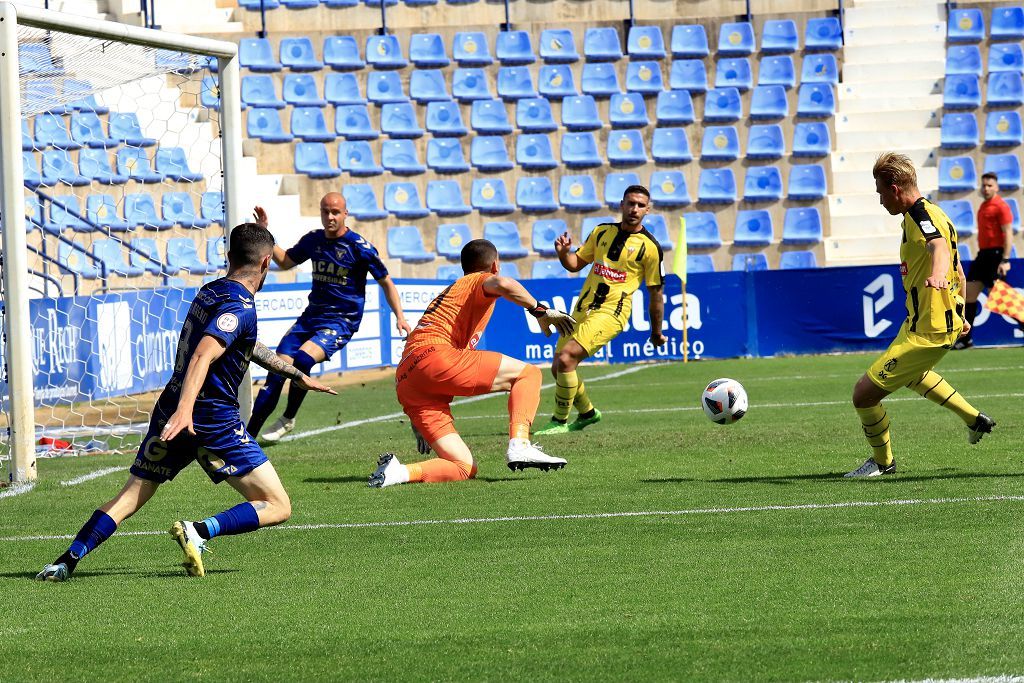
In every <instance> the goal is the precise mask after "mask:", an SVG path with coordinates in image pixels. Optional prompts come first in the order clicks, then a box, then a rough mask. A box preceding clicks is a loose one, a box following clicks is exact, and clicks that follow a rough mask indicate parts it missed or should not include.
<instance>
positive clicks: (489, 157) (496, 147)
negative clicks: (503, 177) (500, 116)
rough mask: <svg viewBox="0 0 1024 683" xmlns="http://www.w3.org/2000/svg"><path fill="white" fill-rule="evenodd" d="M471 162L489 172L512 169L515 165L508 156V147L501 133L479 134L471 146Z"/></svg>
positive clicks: (481, 169) (479, 168)
mask: <svg viewBox="0 0 1024 683" xmlns="http://www.w3.org/2000/svg"><path fill="white" fill-rule="evenodd" d="M469 163H470V164H472V165H473V166H474V167H475V168H476V169H478V170H480V171H487V172H491V173H493V172H500V171H510V170H512V168H513V167H514V166H515V164H513V163H512V160H511V159H509V157H508V147H506V146H505V138H504V137H503V136H501V135H478V136H476V137H474V138H473V141H472V142H471V143H470V147H469Z"/></svg>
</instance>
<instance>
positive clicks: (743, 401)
mask: <svg viewBox="0 0 1024 683" xmlns="http://www.w3.org/2000/svg"><path fill="white" fill-rule="evenodd" d="M700 404H701V406H703V407H704V414H705V415H707V416H708V419H709V420H711V421H712V422H715V423H717V424H720V425H728V424H732V423H733V422H736V421H737V420H739V419H740V418H741V417H743V416H744V415H746V414H747V392H746V390H745V389H744V388H743V385H742V384H740V383H739V382H737V381H736V380H734V379H729V378H728V377H723V378H721V379H716V380H715V381H714V382H712V383H711V384H709V385H708V386H707V388H706V389H705V390H704V394H703V395H702V396H701V397H700Z"/></svg>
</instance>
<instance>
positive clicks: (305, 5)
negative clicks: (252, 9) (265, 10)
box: [264, 0, 320, 9]
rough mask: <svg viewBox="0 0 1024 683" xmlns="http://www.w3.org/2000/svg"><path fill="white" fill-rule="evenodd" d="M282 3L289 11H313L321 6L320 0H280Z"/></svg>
mask: <svg viewBox="0 0 1024 683" xmlns="http://www.w3.org/2000/svg"><path fill="white" fill-rule="evenodd" d="M280 3H281V4H282V5H284V6H285V7H287V8H288V9H312V8H314V7H316V6H317V5H319V4H320V0H280ZM264 7H266V2H264Z"/></svg>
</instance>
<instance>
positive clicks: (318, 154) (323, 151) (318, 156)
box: [295, 142, 352, 210]
mask: <svg viewBox="0 0 1024 683" xmlns="http://www.w3.org/2000/svg"><path fill="white" fill-rule="evenodd" d="M295 172H296V173H302V174H304V175H307V176H309V177H310V178H337V177H338V176H340V175H341V171H339V170H338V169H336V168H334V167H333V166H331V160H330V159H329V158H328V156H327V147H325V146H324V143H322V142H299V143H296V145H295ZM351 208H352V207H349V209H350V210H351Z"/></svg>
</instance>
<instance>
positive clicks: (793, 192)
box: [787, 164, 828, 199]
mask: <svg viewBox="0 0 1024 683" xmlns="http://www.w3.org/2000/svg"><path fill="white" fill-rule="evenodd" d="M826 194H828V191H827V189H826V181H825V168H824V167H823V166H821V165H820V164H805V165H800V166H793V167H791V168H790V169H789V194H788V195H787V196H788V197H789V199H824V198H825V195H826Z"/></svg>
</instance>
